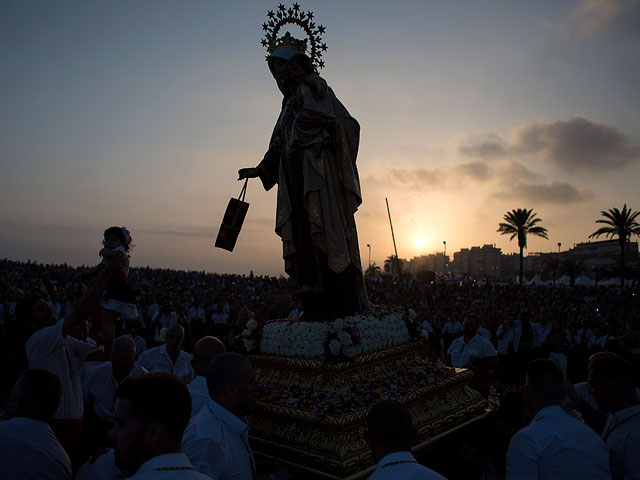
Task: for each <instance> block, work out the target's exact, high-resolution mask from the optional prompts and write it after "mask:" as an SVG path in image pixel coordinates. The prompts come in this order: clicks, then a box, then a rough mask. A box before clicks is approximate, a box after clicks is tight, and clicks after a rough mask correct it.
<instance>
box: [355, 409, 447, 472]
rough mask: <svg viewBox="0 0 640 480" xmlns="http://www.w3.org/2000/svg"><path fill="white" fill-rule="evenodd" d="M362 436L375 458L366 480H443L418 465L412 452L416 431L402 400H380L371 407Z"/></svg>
mask: <svg viewBox="0 0 640 480" xmlns="http://www.w3.org/2000/svg"><path fill="white" fill-rule="evenodd" d="M364 439H365V442H367V445H369V448H371V453H372V454H373V457H374V459H375V460H376V462H378V467H377V468H376V470H375V471H374V472H373V474H372V475H371V476H370V477H369V480H399V479H403V480H446V479H445V478H444V477H443V476H442V475H440V474H438V473H436V472H434V471H433V470H430V469H429V468H427V467H425V466H423V465H420V464H419V463H418V461H417V460H416V459H415V458H414V456H413V455H412V454H411V446H412V445H414V444H415V443H416V440H417V431H416V429H415V427H414V426H413V420H412V418H411V414H410V413H409V410H407V408H406V407H405V406H404V405H402V404H401V403H399V402H396V401H393V400H383V401H382V402H380V403H377V404H376V405H374V406H373V407H371V409H370V410H369V413H367V430H366V431H365V434H364Z"/></svg>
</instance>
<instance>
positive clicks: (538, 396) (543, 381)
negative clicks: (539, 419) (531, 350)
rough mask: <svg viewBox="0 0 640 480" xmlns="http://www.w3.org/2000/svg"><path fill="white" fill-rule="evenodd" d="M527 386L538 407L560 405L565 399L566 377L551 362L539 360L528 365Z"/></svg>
mask: <svg viewBox="0 0 640 480" xmlns="http://www.w3.org/2000/svg"><path fill="white" fill-rule="evenodd" d="M526 374H527V384H528V385H529V389H530V391H531V394H532V396H533V398H534V400H535V402H536V404H538V405H543V406H549V405H559V404H560V403H561V402H562V399H563V398H564V375H563V374H562V371H561V370H560V369H559V368H558V367H557V365H556V364H555V363H553V362H552V361H551V360H545V359H541V358H540V359H537V360H532V361H531V362H529V363H527V366H526Z"/></svg>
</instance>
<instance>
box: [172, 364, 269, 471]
mask: <svg viewBox="0 0 640 480" xmlns="http://www.w3.org/2000/svg"><path fill="white" fill-rule="evenodd" d="M207 384H208V386H209V392H210V395H211V398H210V400H209V402H208V403H207V404H206V405H205V406H204V407H203V408H202V410H201V411H200V413H199V414H198V415H196V416H195V417H193V418H192V419H191V421H190V422H189V426H188V427H187V429H186V430H185V433H184V439H183V441H182V450H183V451H184V453H185V455H187V457H189V460H190V461H191V463H193V466H194V467H195V469H196V470H198V471H199V472H202V473H206V474H207V475H210V476H211V477H212V478H215V479H216V480H224V479H233V480H252V479H253V477H254V474H255V471H256V469H255V461H254V458H253V452H252V451H251V447H250V446H249V427H248V425H247V422H246V419H245V416H246V415H247V414H248V413H249V412H251V410H253V408H254V406H255V404H256V391H257V383H256V378H255V370H254V369H253V366H252V365H251V363H250V362H249V361H248V360H247V359H246V358H245V357H243V356H242V355H238V354H237V353H221V354H219V355H217V356H216V357H215V358H214V359H213V360H212V361H211V363H210V365H209V368H208V369H207Z"/></svg>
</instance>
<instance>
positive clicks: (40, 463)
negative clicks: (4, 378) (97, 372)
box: [0, 369, 71, 480]
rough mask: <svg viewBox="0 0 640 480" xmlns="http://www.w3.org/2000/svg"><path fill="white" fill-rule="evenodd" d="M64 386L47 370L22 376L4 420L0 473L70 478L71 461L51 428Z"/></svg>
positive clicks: (0, 434) (41, 479) (0, 431)
mask: <svg viewBox="0 0 640 480" xmlns="http://www.w3.org/2000/svg"><path fill="white" fill-rule="evenodd" d="M61 395H62V385H61V384H60V380H59V379H58V377H57V376H56V375H55V374H53V373H51V372H48V371H46V370H40V369H32V370H27V371H25V372H23V373H22V375H20V378H19V379H18V381H17V382H16V384H15V386H14V387H13V390H12V391H11V396H10V398H9V402H8V404H7V411H6V416H7V417H8V418H9V419H8V420H6V421H4V422H2V423H0V476H2V478H7V479H21V480H22V479H24V480H31V479H33V480H70V479H71V462H70V461H69V457H68V455H67V453H66V452H65V451H64V448H62V445H60V443H59V442H58V440H57V439H56V436H55V435H54V433H53V430H51V427H49V424H48V423H47V422H49V421H50V420H51V419H52V418H53V416H54V415H55V413H56V411H57V410H58V406H59V405H60V396H61Z"/></svg>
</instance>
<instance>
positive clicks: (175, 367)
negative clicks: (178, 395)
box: [138, 325, 193, 384]
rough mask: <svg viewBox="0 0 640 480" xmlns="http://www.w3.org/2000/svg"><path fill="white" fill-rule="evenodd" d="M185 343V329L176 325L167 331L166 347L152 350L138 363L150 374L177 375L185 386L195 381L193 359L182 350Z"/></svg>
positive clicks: (139, 358) (140, 358) (144, 354)
mask: <svg viewBox="0 0 640 480" xmlns="http://www.w3.org/2000/svg"><path fill="white" fill-rule="evenodd" d="M183 341H184V328H182V325H174V326H173V327H171V328H169V330H167V338H166V342H165V344H164V345H160V346H159V347H154V348H150V349H149V350H147V351H146V352H144V353H143V354H142V355H140V356H139V357H138V362H139V363H140V365H142V366H143V367H144V368H146V369H147V370H149V371H150V372H167V373H172V374H174V375H176V376H177V377H178V378H180V379H181V380H182V381H183V382H184V383H185V384H187V383H189V382H191V380H193V368H192V367H191V357H190V356H189V354H188V353H187V352H185V351H184V350H181V349H180V347H182V342H183Z"/></svg>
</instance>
